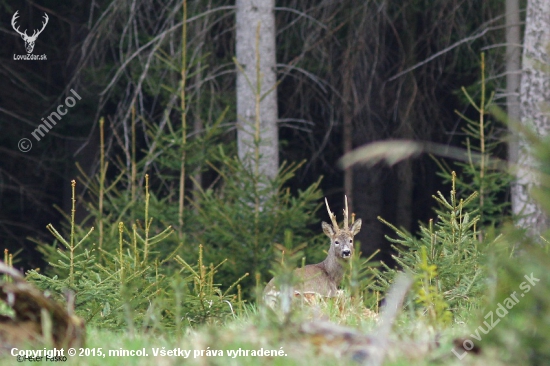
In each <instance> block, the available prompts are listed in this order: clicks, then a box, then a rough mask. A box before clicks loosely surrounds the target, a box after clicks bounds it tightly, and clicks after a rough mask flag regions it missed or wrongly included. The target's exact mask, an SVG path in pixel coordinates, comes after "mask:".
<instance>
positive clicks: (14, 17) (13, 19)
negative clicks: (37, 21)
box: [11, 10, 27, 36]
mask: <svg viewBox="0 0 550 366" xmlns="http://www.w3.org/2000/svg"><path fill="white" fill-rule="evenodd" d="M17 13H19V10H17V11H16V12H15V14H13V17H12V18H11V26H12V28H13V30H14V31H16V32H17V33H19V35H21V36H22V35H25V36H26V35H27V30H26V29H25V32H24V33H23V32H21V31H19V27H17V28H15V21H16V20H17V18H19V15H17Z"/></svg>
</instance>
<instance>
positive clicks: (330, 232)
mask: <svg viewBox="0 0 550 366" xmlns="http://www.w3.org/2000/svg"><path fill="white" fill-rule="evenodd" d="M321 226H322V227H323V232H324V233H325V235H326V236H328V237H329V238H332V237H333V236H334V234H335V232H334V228H333V227H332V225H329V224H327V223H326V222H324V221H323V223H322V224H321Z"/></svg>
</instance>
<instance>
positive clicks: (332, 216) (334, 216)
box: [325, 197, 340, 230]
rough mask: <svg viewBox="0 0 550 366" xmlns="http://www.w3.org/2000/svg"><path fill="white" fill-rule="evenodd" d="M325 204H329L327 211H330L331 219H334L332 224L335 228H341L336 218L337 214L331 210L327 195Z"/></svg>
mask: <svg viewBox="0 0 550 366" xmlns="http://www.w3.org/2000/svg"><path fill="white" fill-rule="evenodd" d="M325 204H326V205H327V211H328V215H329V216H330V221H332V226H333V227H334V229H335V230H340V228H339V227H338V221H337V220H336V215H335V214H334V213H333V212H332V211H331V210H330V207H329V206H328V201H327V198H326V197H325Z"/></svg>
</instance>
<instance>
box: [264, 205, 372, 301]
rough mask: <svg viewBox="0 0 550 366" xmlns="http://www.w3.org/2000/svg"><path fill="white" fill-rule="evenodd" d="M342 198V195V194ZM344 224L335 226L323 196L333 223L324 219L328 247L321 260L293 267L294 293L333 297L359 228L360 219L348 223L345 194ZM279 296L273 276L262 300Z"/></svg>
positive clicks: (334, 219)
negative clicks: (296, 280)
mask: <svg viewBox="0 0 550 366" xmlns="http://www.w3.org/2000/svg"><path fill="white" fill-rule="evenodd" d="M344 197H345V196H344ZM344 202H345V208H344V226H343V228H342V229H340V228H339V227H338V222H337V221H336V215H334V213H333V212H331V211H330V207H329V206H328V201H327V199H326V198H325V204H326V205H327V211H328V214H329V216H330V220H331V221H332V225H329V224H327V223H326V222H324V221H323V223H322V224H321V226H322V227H323V232H324V233H325V234H326V235H327V236H328V237H329V238H330V248H329V250H328V255H327V257H326V259H325V260H324V261H322V262H321V263H317V264H309V265H307V266H305V267H303V268H297V269H295V270H294V276H295V277H296V278H298V284H297V285H296V289H295V290H294V296H300V295H303V294H306V293H310V294H318V295H321V296H325V297H334V296H336V295H337V293H338V286H339V285H340V282H342V279H343V278H344V272H345V265H347V264H348V262H349V260H350V258H351V256H352V255H353V237H354V236H355V235H356V234H357V233H358V232H359V230H361V219H358V220H357V221H355V222H354V223H352V225H351V228H350V227H349V223H348V198H347V197H345V200H344ZM278 295H279V290H278V289H277V288H276V287H275V279H272V280H271V281H269V283H268V284H267V285H266V287H265V289H264V300H265V301H266V303H267V304H269V305H273V304H274V303H275V301H276V298H277V296H278Z"/></svg>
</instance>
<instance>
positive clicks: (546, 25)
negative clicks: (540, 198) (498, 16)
mask: <svg viewBox="0 0 550 366" xmlns="http://www.w3.org/2000/svg"><path fill="white" fill-rule="evenodd" d="M549 45H550V0H529V1H528V4H527V14H526V19H525V37H524V43H523V60H522V61H523V69H522V78H521V89H520V109H521V123H522V124H523V125H524V126H527V127H529V128H531V129H533V130H534V131H535V132H536V133H537V134H538V135H540V136H545V135H547V134H548V131H549V129H550V114H549V113H548V106H549V104H550V74H549V73H548V66H549V60H550V54H549V53H550V52H549V51H548V47H549ZM518 142H519V144H518V147H519V150H518V163H519V166H520V167H522V168H520V169H519V171H518V175H517V179H516V184H515V186H514V187H513V188H512V208H513V212H514V213H515V214H518V215H521V216H520V218H519V219H518V222H517V224H518V226H520V227H523V228H526V229H528V231H529V232H530V233H531V234H534V235H537V234H540V233H541V232H542V231H543V230H544V229H546V228H548V218H547V217H546V215H545V214H544V212H543V211H542V209H541V208H540V206H538V205H537V204H536V202H535V201H534V200H533V199H531V197H530V196H529V190H530V189H531V188H532V187H533V186H534V185H536V184H537V176H536V173H535V172H536V168H537V167H536V166H535V164H536V162H535V160H534V158H533V155H532V151H531V149H530V146H529V144H528V142H527V141H526V139H524V138H520V139H519V141H518ZM530 168H531V169H530Z"/></svg>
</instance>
